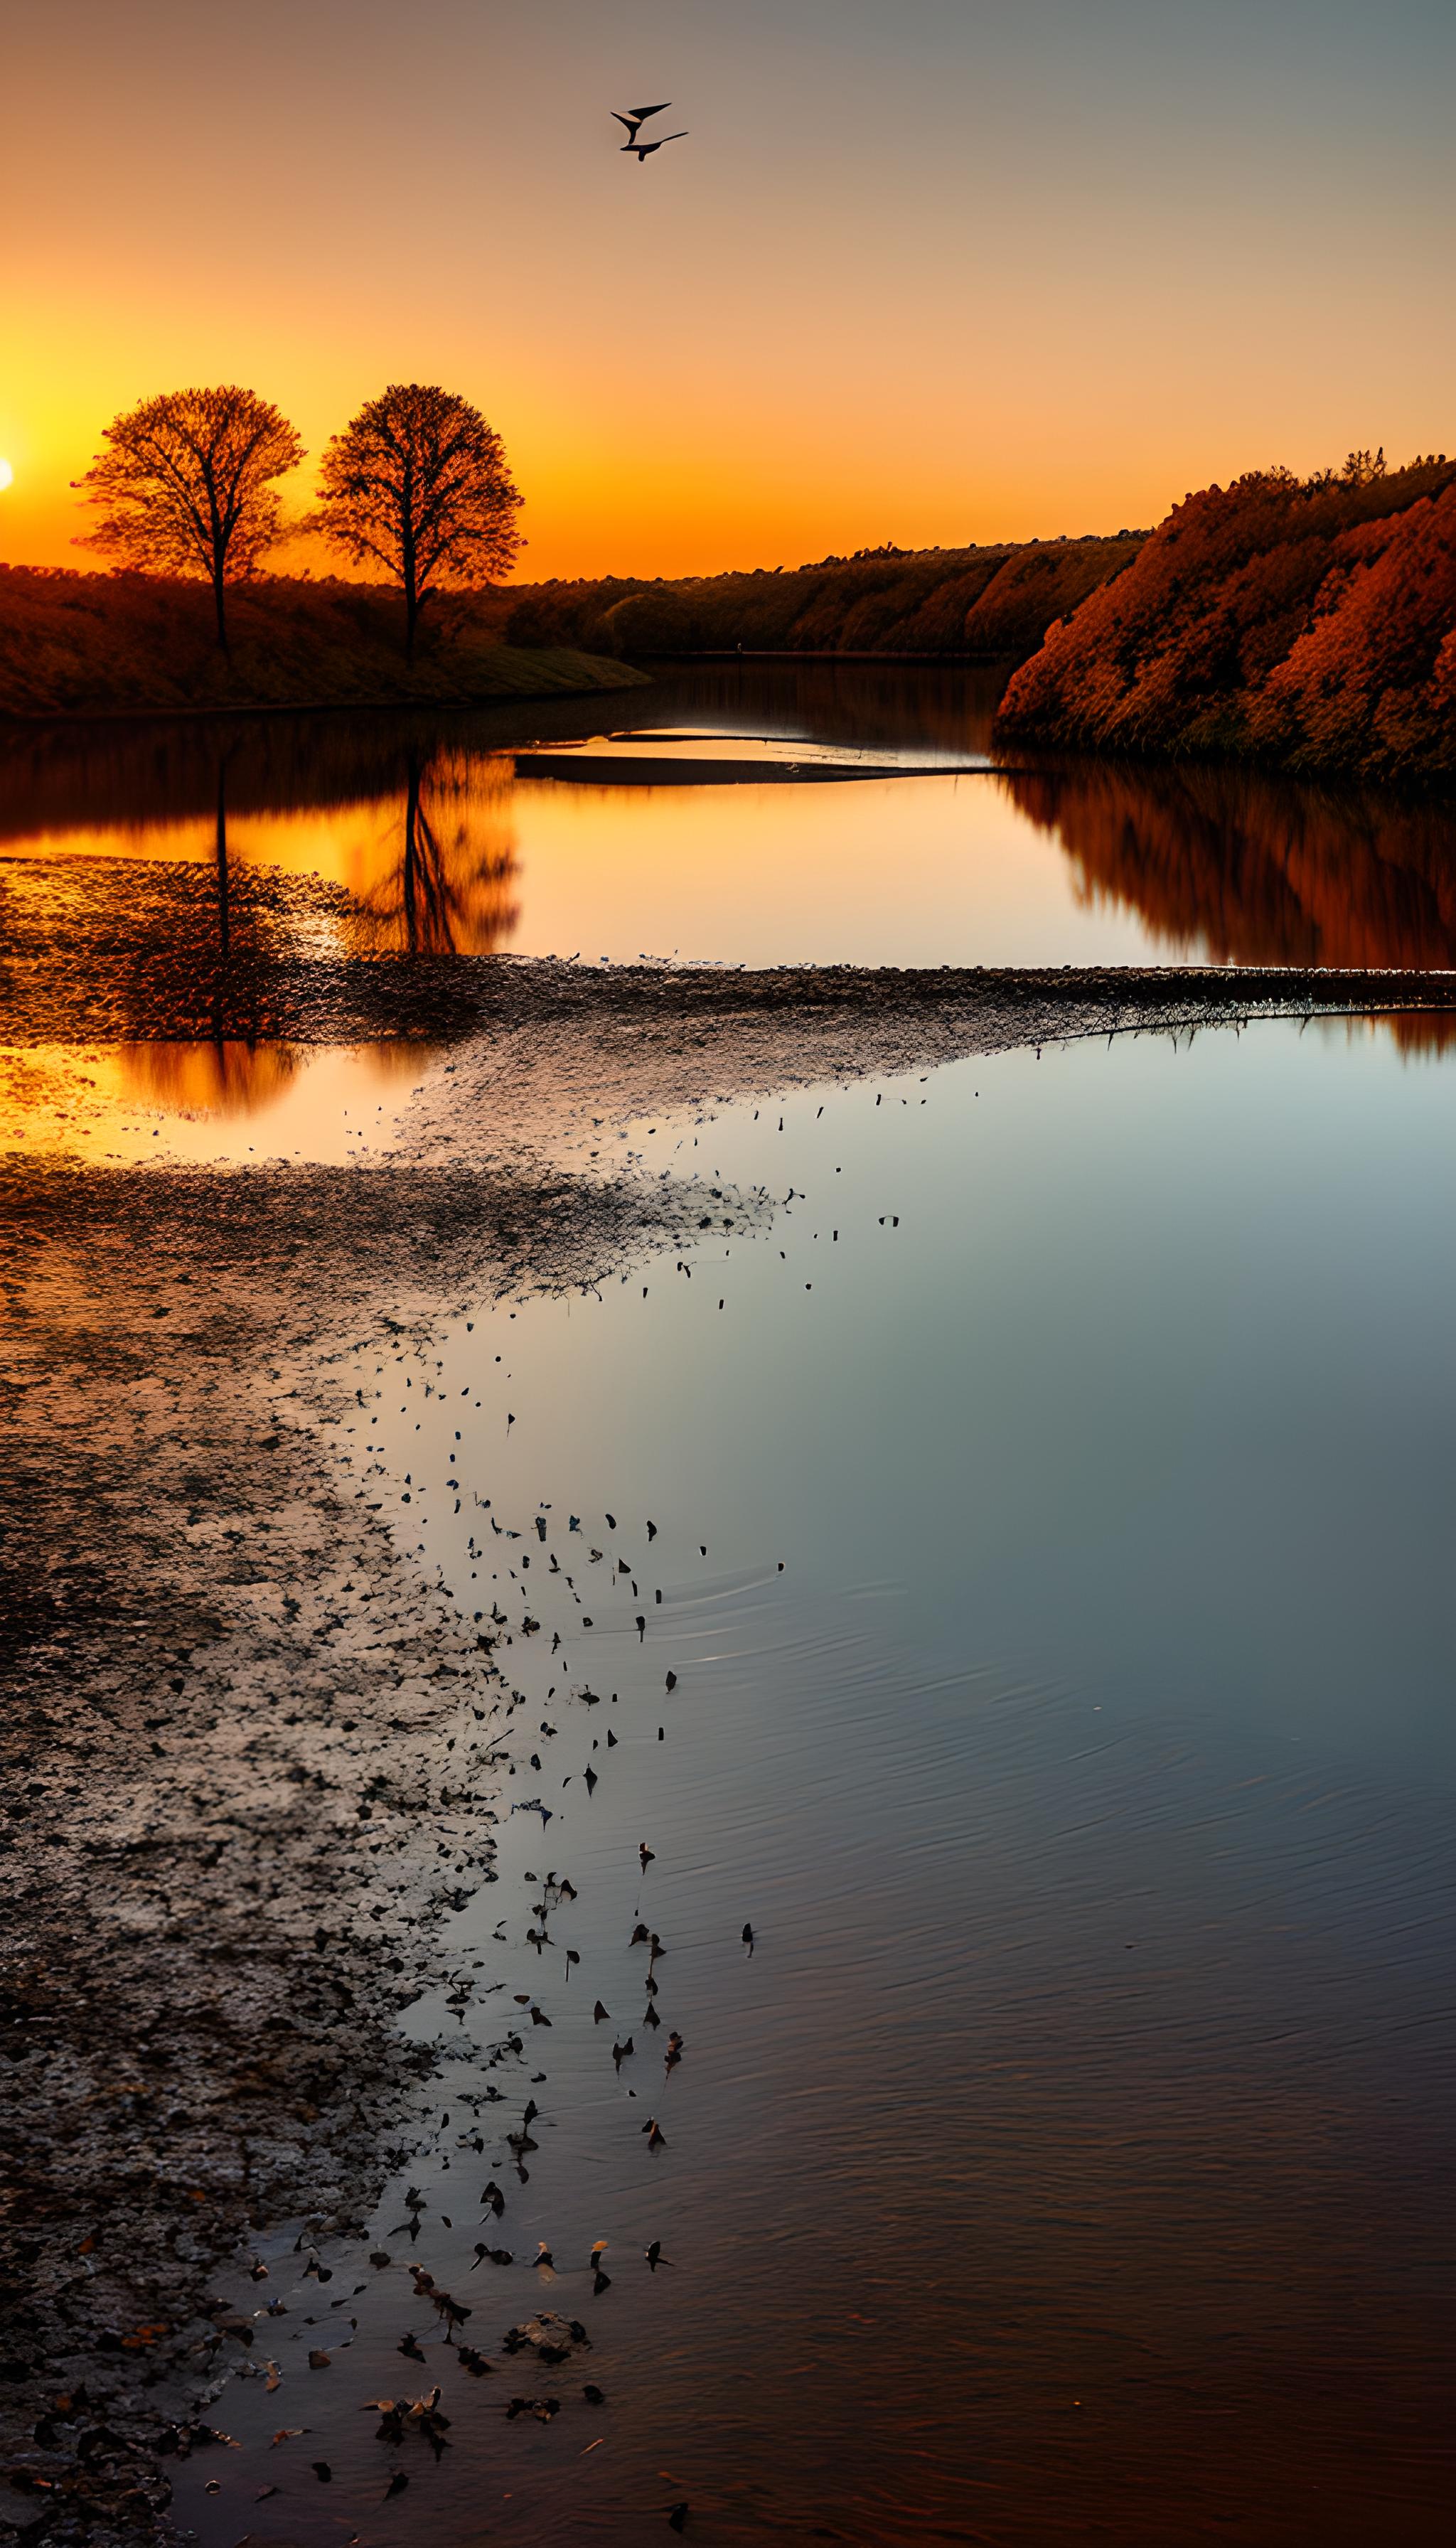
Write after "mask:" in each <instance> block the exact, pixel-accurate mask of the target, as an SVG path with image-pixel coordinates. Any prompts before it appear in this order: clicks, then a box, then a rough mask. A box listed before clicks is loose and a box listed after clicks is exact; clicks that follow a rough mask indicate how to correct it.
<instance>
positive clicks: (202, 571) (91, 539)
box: [71, 388, 304, 653]
mask: <svg viewBox="0 0 1456 2548" xmlns="http://www.w3.org/2000/svg"><path fill="white" fill-rule="evenodd" d="M105 439H106V440H107V441H108V442H109V443H110V445H111V449H110V450H109V451H103V452H102V453H100V454H99V456H98V457H97V458H96V459H95V460H94V461H93V462H92V464H91V467H90V468H89V469H88V470H87V472H86V474H85V476H84V478H76V479H73V480H72V482H71V483H72V485H73V486H74V487H76V488H77V489H78V490H79V491H81V492H83V493H84V495H85V499H86V501H87V503H89V504H95V505H97V506H98V507H100V508H101V519H100V521H99V522H98V524H97V526H96V528H95V530H94V531H88V532H85V533H83V534H82V535H81V536H80V538H79V540H78V543H77V544H78V546H80V547H82V548H93V549H100V550H101V551H102V552H103V553H104V554H105V555H106V556H108V557H112V558H115V559H116V560H117V561H118V562H119V564H121V565H123V566H135V567H141V568H143V569H144V570H146V571H147V572H149V573H151V574H153V575H202V576H206V577H207V579H208V581H209V583H210V584H211V585H212V588H213V599H214V602H215V604H216V606H217V613H218V643H219V645H220V646H221V647H222V648H223V650H224V652H225V653H226V652H227V607H226V601H225V592H226V588H227V585H228V584H230V583H237V582H239V581H240V580H242V579H243V578H245V577H247V576H250V575H253V574H255V573H256V571H257V567H258V564H259V561H260V560H261V558H262V557H263V555H264V553H265V551H266V550H268V549H270V548H271V547H272V546H273V544H274V542H275V541H276V540H277V538H278V535H279V521H280V515H281V511H282V499H281V498H280V496H279V494H278V490H277V488H276V487H275V486H274V484H273V481H274V480H275V479H276V478H282V477H284V476H285V475H286V474H287V472H288V471H289V470H290V469H296V468H297V466H298V464H299V462H300V461H301V460H302V458H303V456H304V446H303V444H302V442H301V441H300V439H299V437H298V434H297V433H296V432H295V430H294V428H293V426H292V425H291V424H290V423H289V421H288V418H287V416H285V415H281V414H280V413H279V411H278V409H277V408H276V407H273V406H271V405H270V404H269V402H268V401H267V400H266V399H260V398H258V397H257V396H256V395H255V393H254V392H253V391H252V390H241V389H235V388H229V389H219V390H170V391H168V392H167V393H166V394H165V395H164V396H163V397H161V398H153V399H143V401H142V403H141V405H140V406H139V407H136V408H133V409H132V410H131V412H130V414H128V415H119V416H117V417H115V418H114V419H113V421H112V422H111V423H110V424H109V425H107V427H106V428H105Z"/></svg>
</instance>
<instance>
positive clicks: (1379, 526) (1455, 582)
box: [997, 452, 1456, 778]
mask: <svg viewBox="0 0 1456 2548" xmlns="http://www.w3.org/2000/svg"><path fill="white" fill-rule="evenodd" d="M997 733H998V736H999V737H1000V738H1001V739H1003V740H1005V741H1016V742H1018V743H1023V744H1025V743H1039V744H1050V745H1055V746H1058V747H1072V748H1075V749H1086V750H1092V751H1099V752H1108V751H1120V752H1133V753H1145V754H1156V755H1169V754H1175V755H1192V756H1198V757H1202V758H1208V757H1230V758H1253V759H1257V760H1260V761H1264V762H1267V763H1270V764H1273V765H1276V766H1279V767H1282V768H1286V769H1290V770H1311V771H1314V770H1322V771H1327V772H1340V773H1349V774H1354V775H1362V776H1369V777H1377V778H1391V777H1411V778H1415V777H1425V778H1431V777H1450V776H1452V775H1456V461H1448V460H1447V459H1445V458H1444V457H1439V458H1427V459H1421V460H1415V461H1412V462H1411V463H1410V466H1409V467H1407V468H1404V469H1397V470H1387V468H1386V466H1385V460H1384V455H1383V454H1382V453H1380V452H1376V453H1374V454H1373V455H1372V454H1371V453H1369V452H1352V453H1351V454H1350V457H1349V459H1348V460H1347V462H1346V463H1345V466H1344V469H1343V470H1342V471H1340V472H1339V473H1338V474H1336V473H1334V472H1332V471H1327V472H1324V473H1322V474H1321V475H1319V476H1318V477H1315V478H1308V479H1299V478H1296V477H1294V476H1292V475H1291V474H1290V472H1289V471H1287V470H1283V469H1274V470H1264V471H1257V472H1253V473H1251V474H1250V475H1249V476H1247V477H1243V478H1239V479H1236V480H1235V481H1234V483H1233V484H1232V485H1231V486H1229V487H1227V488H1225V487H1210V488H1207V489H1205V491H1204V492H1203V493H1202V494H1201V495H1197V496H1190V497H1188V498H1187V499H1186V500H1185V501H1184V502H1183V503H1182V504H1180V505H1178V506H1177V508H1176V509H1175V510H1174V511H1173V512H1172V513H1170V514H1169V516H1168V518H1167V520H1166V521H1165V522H1163V523H1162V524H1161V525H1160V527H1159V528H1158V529H1157V530H1156V531H1155V532H1154V533H1153V535H1152V537H1151V539H1149V540H1148V541H1147V543H1146V545H1145V547H1143V549H1142V550H1141V551H1140V553H1139V555H1138V559H1137V561H1136V563H1134V564H1133V565H1131V566H1130V567H1129V569H1128V572H1127V573H1126V574H1125V575H1123V576H1121V577H1120V578H1119V579H1118V581H1117V582H1116V584H1111V585H1107V586H1104V587H1103V588H1102V589H1101V590H1100V591H1098V592H1093V593H1092V594H1090V595H1089V597H1088V598H1087V599H1086V600H1085V601H1084V602H1083V603H1082V604H1081V606H1080V608H1079V609H1078V610H1076V611H1075V612H1074V613H1073V614H1072V615H1071V616H1070V617H1069V618H1068V617H1064V618H1063V620H1062V622H1061V624H1060V625H1059V626H1057V627H1055V628H1052V629H1051V630H1050V631H1049V633H1048V635H1047V641H1046V644H1045V645H1044V646H1043V647H1042V649H1041V650H1040V652H1039V653H1038V654H1036V655H1035V656H1033V658H1032V659H1031V661H1030V662H1028V663H1026V664H1024V665H1023V666H1022V668H1021V670H1020V671H1019V672H1018V673H1017V674H1016V675H1015V676H1014V678H1013V680H1012V682H1011V684H1010V686H1009V688H1008V690H1007V692H1006V696H1005V698H1004V699H1003V701H1002V705H1001V710H1000V714H999V717H998V720H997Z"/></svg>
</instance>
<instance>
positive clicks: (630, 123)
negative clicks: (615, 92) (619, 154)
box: [607, 97, 673, 150]
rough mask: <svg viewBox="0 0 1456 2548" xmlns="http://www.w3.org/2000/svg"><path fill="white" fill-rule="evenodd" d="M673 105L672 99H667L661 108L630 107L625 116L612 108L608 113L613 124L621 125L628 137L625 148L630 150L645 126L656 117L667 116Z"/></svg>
mask: <svg viewBox="0 0 1456 2548" xmlns="http://www.w3.org/2000/svg"><path fill="white" fill-rule="evenodd" d="M672 103H673V101H672V99H671V98H670V97H665V98H664V99H663V102H662V104H661V106H629V107H628V109H627V112H626V114H625V115H618V113H617V110H616V108H615V107H614V106H613V107H610V108H609V109H608V110H607V111H608V113H609V114H610V116H611V120H612V122H613V124H619V125H620V126H621V128H622V131H623V132H624V133H625V134H626V137H627V138H626V140H625V142H624V143H623V145H622V146H623V148H624V149H626V150H630V149H631V147H632V144H633V142H634V141H635V140H636V138H637V136H638V134H639V133H640V132H641V130H642V127H643V125H644V124H647V123H649V122H650V121H651V119H652V117H653V116H655V115H666V114H667V111H668V109H669V107H670V106H671V105H672Z"/></svg>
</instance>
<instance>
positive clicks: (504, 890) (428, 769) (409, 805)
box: [354, 745, 520, 956]
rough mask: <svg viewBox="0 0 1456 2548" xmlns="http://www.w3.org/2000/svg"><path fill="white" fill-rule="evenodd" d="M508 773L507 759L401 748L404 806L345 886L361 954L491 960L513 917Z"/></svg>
mask: <svg viewBox="0 0 1456 2548" xmlns="http://www.w3.org/2000/svg"><path fill="white" fill-rule="evenodd" d="M513 775H514V765H513V763H512V762H511V761H510V760H509V759H508V758H499V757H498V758H492V759H485V760H483V759H481V758H480V757H479V756H477V755H473V754H466V753H448V752H444V751H440V752H433V753H426V752H423V751H420V750H419V749H417V748H416V747H414V746H412V745H411V746H410V747H409V751H408V752H407V754H406V773H405V795H404V802H403V805H401V804H400V802H399V800H398V799H397V800H396V801H395V802H394V803H393V804H391V806H390V810H389V828H388V830H387V831H386V832H385V833H384V834H383V835H382V836H381V837H380V840H379V843H378V845H377V848H376V850H375V852H374V854H373V855H372V856H371V858H370V861H369V865H370V868H371V869H372V870H373V872H372V873H367V874H366V875H361V876H360V877H359V878H358V880H357V881H356V882H355V884H354V893H355V898H356V900H357V902H358V904H359V909H360V919H359V936H360V940H361V943H362V945H363V946H364V947H366V948H367V949H368V952H370V953H371V954H374V955H395V956H492V955H494V954H495V953H496V951H497V950H498V949H499V948H500V947H501V946H503V945H504V944H506V943H507V941H508V940H509V939H510V938H511V936H512V935H513V933H514V931H515V929H516V927H517V925H518V923H519V920H520V906H519V904H518V902H516V901H515V899H514V897H513V890H512V889H513V887H514V884H515V879H516V876H517V874H518V872H519V869H518V865H517V861H516V855H515V836H514V831H513V827H512V823H511V817H510V796H511V788H512V784H513Z"/></svg>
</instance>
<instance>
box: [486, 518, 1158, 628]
mask: <svg viewBox="0 0 1456 2548" xmlns="http://www.w3.org/2000/svg"><path fill="white" fill-rule="evenodd" d="M1146 537H1147V533H1146V532H1145V531H1119V532H1117V533H1116V534H1115V535H1113V536H1112V537H1109V538H1107V539H1085V540H1033V541H1031V542H1030V543H1029V544H1027V545H1025V546H1023V547H1012V546H1002V547H998V548H971V549H918V550H904V549H865V550H862V551H861V553H860V554H859V556H857V557H852V558H822V559H821V560H820V562H819V564H818V565H817V566H801V567H790V568H779V567H775V568H774V569H772V570H770V569H767V568H764V567H759V568H757V569H756V570H755V571H754V573H753V574H751V575H750V574H742V575H711V576H688V577H684V578H683V579H681V580H680V581H678V582H676V583H664V582H662V581H661V580H659V581H657V582H656V583H648V582H646V581H645V580H644V579H642V578H640V577H636V578H634V577H630V576H606V577H603V578H601V579H599V580H597V581H595V582H592V583H581V584H561V583H551V584H535V585H515V586H512V587H510V588H509V589H508V590H506V591H503V592H497V593H495V594H493V595H492V596H491V599H490V603H489V605H488V606H489V610H490V614H491V617H492V619H493V621H494V622H496V623H497V624H499V626H500V631H501V634H502V635H503V636H505V637H506V638H507V639H508V640H509V642H510V643H511V644H512V645H516V646H563V645H564V646H583V647H587V648H589V649H590V650H591V651H592V652H593V653H610V654H616V655H626V656H637V655H691V654H703V653H732V652H733V651H734V649H735V648H737V647H739V646H742V647H743V648H744V649H745V651H746V652H748V653H751V654H752V653H766V654H836V655H841V654H851V655H853V654H865V655H895V654H903V655H995V656H1002V657H1008V658H1013V657H1021V656H1025V655H1029V654H1032V653H1033V652H1035V650H1036V648H1037V647H1038V646H1040V645H1041V643H1042V639H1043V636H1044V634H1045V632H1046V630H1047V628H1048V627H1049V626H1050V624H1051V622H1052V620H1053V619H1057V618H1064V617H1065V616H1066V615H1067V613H1068V612H1070V611H1073V610H1075V609H1076V608H1077V606H1078V604H1079V602H1081V601H1083V600H1085V598H1086V596H1087V594H1088V593H1089V592H1094V591H1095V590H1096V588H1097V587H1098V586H1099V585H1101V584H1104V583H1105V582H1106V581H1107V579H1108V577H1109V576H1114V575H1117V574H1120V573H1121V571H1122V570H1123V569H1124V568H1125V567H1127V566H1129V565H1131V563H1132V561H1133V559H1134V558H1136V557H1137V555H1138V550H1139V549H1140V547H1141V545H1142V543H1143V541H1144V540H1145V539H1146Z"/></svg>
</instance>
